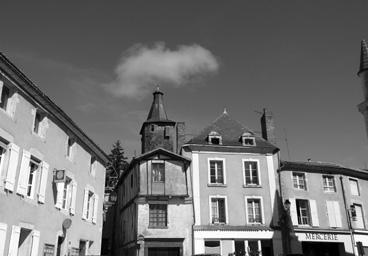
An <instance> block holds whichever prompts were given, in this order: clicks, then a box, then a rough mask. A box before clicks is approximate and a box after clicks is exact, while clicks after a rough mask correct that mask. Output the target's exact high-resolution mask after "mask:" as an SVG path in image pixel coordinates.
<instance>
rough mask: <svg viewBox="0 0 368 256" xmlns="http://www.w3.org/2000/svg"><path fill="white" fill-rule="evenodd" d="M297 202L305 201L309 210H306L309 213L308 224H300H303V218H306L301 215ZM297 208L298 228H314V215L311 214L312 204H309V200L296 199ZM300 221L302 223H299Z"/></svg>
mask: <svg viewBox="0 0 368 256" xmlns="http://www.w3.org/2000/svg"><path fill="white" fill-rule="evenodd" d="M297 201H303V202H306V203H307V209H306V211H307V213H308V216H307V217H308V223H306V224H305V223H300V222H303V221H302V218H303V217H304V216H302V214H301V211H302V210H299V209H298V203H297ZM295 208H296V214H297V219H298V226H312V213H311V207H310V203H309V200H308V199H299V198H298V199H295ZM299 215H300V219H299ZM304 218H305V217H304ZM299 220H300V222H299Z"/></svg>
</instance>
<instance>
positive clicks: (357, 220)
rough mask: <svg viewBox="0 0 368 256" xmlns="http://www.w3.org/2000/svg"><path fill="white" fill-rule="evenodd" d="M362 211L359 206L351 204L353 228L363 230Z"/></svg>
mask: <svg viewBox="0 0 368 256" xmlns="http://www.w3.org/2000/svg"><path fill="white" fill-rule="evenodd" d="M363 216H364V215H363V209H362V205H360V204H353V205H352V206H351V217H352V224H353V228H359V229H362V228H364V218H363Z"/></svg>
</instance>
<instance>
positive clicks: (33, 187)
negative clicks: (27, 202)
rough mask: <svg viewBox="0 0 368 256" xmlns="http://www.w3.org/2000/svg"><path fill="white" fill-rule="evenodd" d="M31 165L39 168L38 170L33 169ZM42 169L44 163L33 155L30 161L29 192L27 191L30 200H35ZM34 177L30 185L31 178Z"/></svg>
mask: <svg viewBox="0 0 368 256" xmlns="http://www.w3.org/2000/svg"><path fill="white" fill-rule="evenodd" d="M31 164H34V165H36V166H37V168H36V169H33V170H32V168H31ZM41 168H42V161H41V160H40V159H38V158H36V157H34V156H33V155H32V154H31V158H30V160H29V171H28V177H27V190H26V195H25V196H26V197H27V198H29V199H34V196H35V191H36V190H37V188H39V186H40V178H41ZM31 176H32V181H31V183H30V177H31Z"/></svg>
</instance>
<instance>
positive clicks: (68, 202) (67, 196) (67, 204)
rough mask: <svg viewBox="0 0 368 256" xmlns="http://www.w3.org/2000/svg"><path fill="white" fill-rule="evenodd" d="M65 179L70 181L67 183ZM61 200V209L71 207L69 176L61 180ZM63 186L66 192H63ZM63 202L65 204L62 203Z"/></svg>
mask: <svg viewBox="0 0 368 256" xmlns="http://www.w3.org/2000/svg"><path fill="white" fill-rule="evenodd" d="M67 180H70V182H69V183H68V184H67V182H66V181H67ZM63 184H64V186H63V202H62V204H61V209H63V210H66V211H69V210H70V208H71V207H72V205H71V203H72V197H73V179H72V178H71V177H69V176H66V177H65V182H63ZM65 186H66V193H65ZM64 202H65V205H64Z"/></svg>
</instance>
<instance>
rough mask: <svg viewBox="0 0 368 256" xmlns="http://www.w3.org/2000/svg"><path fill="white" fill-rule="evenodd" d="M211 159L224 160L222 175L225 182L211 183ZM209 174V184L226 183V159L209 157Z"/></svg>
mask: <svg viewBox="0 0 368 256" xmlns="http://www.w3.org/2000/svg"><path fill="white" fill-rule="evenodd" d="M211 161H221V162H222V172H223V173H222V175H223V177H224V183H211V166H210V162H211ZM207 174H208V184H209V185H226V159H225V158H219V157H210V158H208V159H207ZM216 174H217V171H216Z"/></svg>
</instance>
